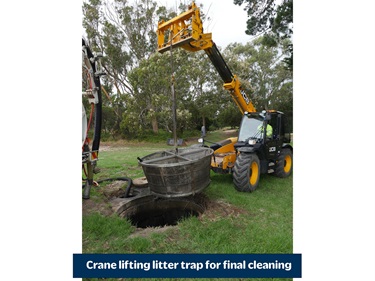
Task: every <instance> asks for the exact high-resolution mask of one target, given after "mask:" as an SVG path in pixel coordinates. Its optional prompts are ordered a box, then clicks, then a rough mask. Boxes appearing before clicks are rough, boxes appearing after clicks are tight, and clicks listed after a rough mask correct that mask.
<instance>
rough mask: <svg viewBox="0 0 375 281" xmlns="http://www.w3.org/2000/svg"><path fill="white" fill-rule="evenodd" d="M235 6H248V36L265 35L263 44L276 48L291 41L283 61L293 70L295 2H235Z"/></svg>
mask: <svg viewBox="0 0 375 281" xmlns="http://www.w3.org/2000/svg"><path fill="white" fill-rule="evenodd" d="M277 3H279V4H277ZM234 4H236V5H242V4H246V5H245V10H246V11H247V14H248V20H247V29H246V31H245V32H246V34H248V35H253V36H256V35H263V44H265V45H268V46H276V45H278V44H280V43H281V42H282V41H283V40H284V39H290V43H289V45H288V48H287V50H286V51H287V56H286V57H285V58H284V60H283V61H284V63H285V64H286V67H287V69H289V70H293V44H292V41H291V39H292V36H293V0H281V1H276V0H234Z"/></svg>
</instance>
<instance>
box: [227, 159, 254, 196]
mask: <svg viewBox="0 0 375 281" xmlns="http://www.w3.org/2000/svg"><path fill="white" fill-rule="evenodd" d="M259 177H260V164H259V158H258V156H257V155H256V154H253V153H240V154H239V155H238V156H237V159H236V163H235V165H234V169H233V183H234V187H235V188H236V190H238V191H242V192H251V191H254V190H255V189H256V188H257V187H258V184H259Z"/></svg>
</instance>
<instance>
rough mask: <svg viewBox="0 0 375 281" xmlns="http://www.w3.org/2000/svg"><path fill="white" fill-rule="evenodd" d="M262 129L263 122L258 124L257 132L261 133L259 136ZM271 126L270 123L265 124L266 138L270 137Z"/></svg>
mask: <svg viewBox="0 0 375 281" xmlns="http://www.w3.org/2000/svg"><path fill="white" fill-rule="evenodd" d="M263 131H264V127H263V124H260V125H259V126H258V132H259V133H260V134H261V136H262V137H263ZM272 132H273V130H272V126H271V125H270V124H267V128H266V137H267V138H270V139H271V138H272Z"/></svg>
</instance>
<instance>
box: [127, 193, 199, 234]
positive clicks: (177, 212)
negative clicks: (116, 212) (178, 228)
mask: <svg viewBox="0 0 375 281" xmlns="http://www.w3.org/2000/svg"><path fill="white" fill-rule="evenodd" d="M204 210H205V206H204V202H203V201H202V199H201V198H198V197H195V196H191V197H189V198H157V197H154V198H151V200H147V201H145V200H140V201H139V202H132V204H131V206H129V207H128V208H126V210H124V211H123V212H122V213H121V214H120V216H121V217H124V218H127V219H129V221H130V222H131V223H132V225H134V226H136V227H137V228H147V227H164V226H174V225H177V224H178V222H180V221H181V220H183V219H186V218H188V217H191V216H195V217H197V216H199V215H200V214H202V213H203V212H204Z"/></svg>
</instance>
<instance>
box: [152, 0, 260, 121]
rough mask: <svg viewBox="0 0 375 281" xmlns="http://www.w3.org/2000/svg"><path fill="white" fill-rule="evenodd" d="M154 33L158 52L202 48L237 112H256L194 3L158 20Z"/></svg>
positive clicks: (191, 50)
mask: <svg viewBox="0 0 375 281" xmlns="http://www.w3.org/2000/svg"><path fill="white" fill-rule="evenodd" d="M157 36H158V52H159V53H164V52H166V51H168V50H172V49H173V48H176V47H181V48H183V49H185V50H187V51H190V52H197V51H200V50H204V51H205V52H206V54H207V56H208V57H209V58H210V60H211V62H212V64H213V65H214V66H215V68H216V70H217V72H218V73H219V75H220V77H221V78H222V79H223V81H224V88H225V89H227V90H228V91H229V93H230V95H231V96H232V98H233V100H234V102H235V103H236V104H237V106H238V108H239V109H240V111H241V113H242V114H244V112H246V111H247V112H255V111H256V110H255V107H254V105H253V104H252V103H251V101H250V100H249V98H248V97H247V95H246V93H245V92H244V91H243V90H242V89H241V83H240V81H239V79H238V77H237V76H236V75H233V74H232V72H231V71H230V69H229V67H228V65H227V64H226V62H225V61H224V59H223V57H222V55H221V53H220V51H219V49H218V48H217V47H216V44H215V43H214V42H213V41H212V34H211V33H203V24H202V20H201V18H200V10H199V8H198V7H197V6H196V5H195V3H194V2H193V3H192V4H191V6H189V8H188V10H187V11H186V12H184V13H182V14H180V15H178V16H176V17H175V18H173V19H171V20H169V21H167V22H164V21H160V22H159V24H158V30H157Z"/></svg>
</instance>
